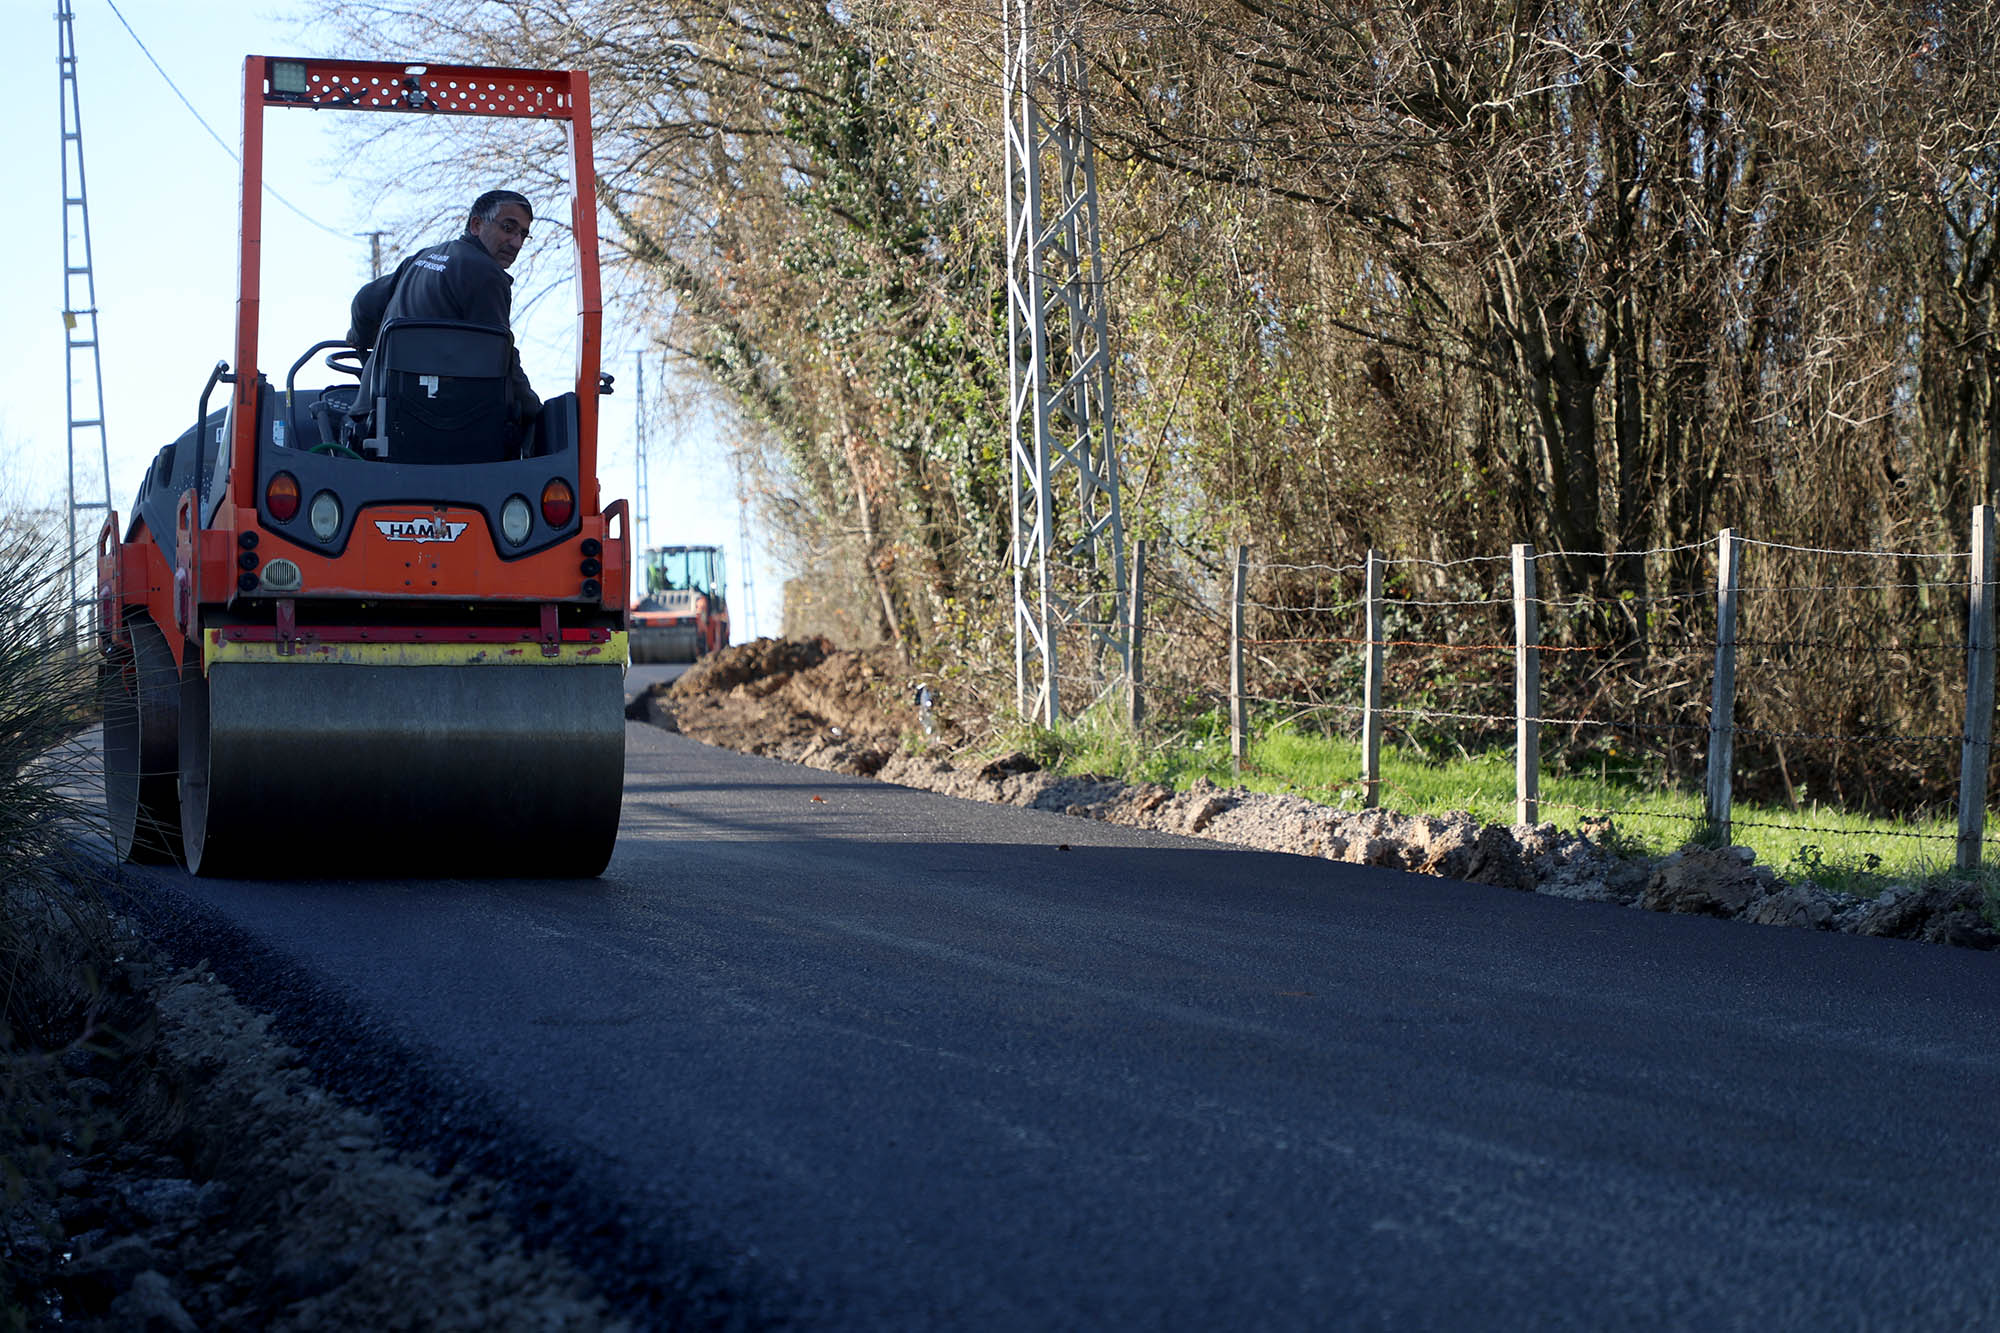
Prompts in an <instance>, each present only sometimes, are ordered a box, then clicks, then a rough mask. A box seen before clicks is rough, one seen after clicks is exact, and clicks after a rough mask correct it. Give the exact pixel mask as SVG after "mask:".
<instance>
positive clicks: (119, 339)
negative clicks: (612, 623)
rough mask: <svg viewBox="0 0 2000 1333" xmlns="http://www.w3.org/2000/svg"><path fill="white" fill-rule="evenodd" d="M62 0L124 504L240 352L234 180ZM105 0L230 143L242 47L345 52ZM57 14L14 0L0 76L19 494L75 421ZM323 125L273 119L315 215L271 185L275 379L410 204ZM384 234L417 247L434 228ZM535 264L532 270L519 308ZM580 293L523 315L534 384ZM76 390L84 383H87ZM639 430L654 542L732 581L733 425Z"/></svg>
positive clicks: (2, 20) (627, 378)
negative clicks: (712, 558) (716, 553)
mask: <svg viewBox="0 0 2000 1333" xmlns="http://www.w3.org/2000/svg"><path fill="white" fill-rule="evenodd" d="M73 5H74V9H75V11H76V47H77V73H78V87H79V92H80V95H81V102H82V122H83V134H84V140H83V141H84V154H85V169H86V172H87V183H88V186H89V195H90V223H91V241H92V250H93V267H94V269H95V274H96V279H97V305H98V311H99V338H100V341H101V343H102V359H103V369H104V393H105V404H106V406H105V422H106V432H107V443H108V447H109V451H110V467H111V503H112V505H113V507H114V508H116V509H117V510H118V511H119V512H120V513H121V514H123V513H125V511H126V510H128V509H129V507H130V505H131V500H132V495H133V492H134V491H135V490H136V489H137V487H138V482H139V478H140V475H141V474H142V472H143V471H144V469H145V466H146V463H147V462H148V460H150V459H151V458H152V456H153V454H154V452H155V451H156V450H157V449H158V448H159V447H160V445H162V444H164V443H166V442H167V441H168V440H170V439H172V438H173V437H174V436H176V435H178V434H179V433H180V432H181V431H183V430H185V429H186V428H187V426H188V425H190V424H192V422H193V420H194V415H195V404H196V399H197V398H198V397H199V395H200V391H201V386H202V383H203V382H204V380H205V379H206V378H207V375H208V372H209V370H210V368H211V367H213V366H214V364H215V362H216V361H218V360H229V359H233V356H234V351H233V348H232V340H233V336H234V335H233V321H234V318H235V302H236V271H235V263H236V259H235V256H236V195H237V179H238V175H237V166H236V163H235V162H234V161H233V160H231V158H230V157H229V155H228V154H227V153H226V152H225V151H224V150H223V149H222V148H221V147H219V146H217V144H216V142H215V141H214V140H213V139H211V138H210V137H209V134H208V132H207V131H206V130H204V129H203V128H202V127H201V124H200V123H199V122H198V121H197V120H196V118H195V116H194V114H192V113H191V112H190V111H189V110H188V109H187V107H185V106H183V105H182V104H181V101H180V99H179V98H177V97H176V96H175V95H174V92H173V90H172V89H171V88H169V87H168V85H167V83H166V81H165V80H164V79H163V78H162V77H161V75H160V74H159V72H158V71H156V70H155V69H154V68H153V66H152V65H151V64H150V63H149V62H148V60H147V59H146V56H145V55H144V54H143V53H142V52H141V51H140V49H139V47H138V45H137V44H136V43H135V42H134V40H133V38H132V36H131V35H129V34H128V33H127V32H126V30H125V28H124V27H123V26H122V25H121V24H120V23H119V21H118V18H117V17H116V15H114V13H113V12H112V9H111V6H110V4H109V3H107V0H73ZM118 8H119V10H120V11H122V12H123V14H124V16H125V18H126V20H127V21H129V22H130V23H131V25H132V27H133V28H134V29H135V30H136V32H137V34H138V36H139V38H140V39H142V40H143V41H144V42H145V44H146V46H147V48H148V49H150V50H151V52H152V54H153V56H154V58H156V59H157V60H158V61H159V63H160V64H161V65H162V66H164V67H165V69H166V72H167V73H168V74H169V75H171V76H172V78H173V81H174V83H175V84H177V85H178V86H179V88H180V90H181V92H182V93H184V94H185V95H186V97H187V98H188V100H189V101H190V102H192V103H193V104H194V106H195V108H196V109H197V110H198V111H199V112H200V113H201V116H202V117H203V118H204V119H206V120H207V122H208V123H209V124H210V125H211V126H213V127H214V128H215V130H216V131H217V132H218V133H219V134H220V135H221V137H222V138H223V140H224V141H225V142H227V143H228V144H229V145H230V146H231V148H234V147H236V146H237V145H238V143H239V141H240V138H241V126H242V112H241V101H242V99H241V92H240V89H241V86H242V61H243V57H244V56H245V55H247V54H251V53H256V54H263V55H284V54H293V53H297V54H311V55H332V56H338V55H344V54H346V53H345V52H343V51H340V50H335V49H329V44H328V43H327V41H326V40H325V39H324V37H321V38H319V39H317V40H316V39H315V36H314V33H313V30H312V29H311V27H310V26H309V25H308V24H307V23H305V22H304V21H302V19H301V17H300V12H301V11H300V10H299V9H298V8H295V7H290V6H285V5H282V4H277V5H274V4H269V3H264V4H240V3H230V2H229V0H210V2H209V3H202V4H194V3H187V2H186V0H118ZM54 13H55V6H54V5H53V4H52V3H42V4H37V3H32V0H9V3H8V4H7V5H6V6H5V11H4V14H0V46H4V47H5V48H6V49H7V50H10V51H13V52H14V53H15V65H16V70H17V73H18V74H20V75H21V77H17V78H15V79H12V80H8V81H6V83H5V85H4V87H0V125H5V126H6V130H5V137H4V140H0V167H4V169H5V178H6V179H7V180H8V181H10V182H11V183H12V184H13V186H14V189H13V191H12V193H13V200H14V203H13V208H12V210H11V213H12V216H13V219H14V232H13V234H14V237H15V240H16V245H15V248H14V251H13V252H12V253H11V254H10V255H9V256H8V261H9V262H7V263H6V264H5V265H4V266H0V312H4V315H5V317H4V318H0V452H4V454H5V456H6V457H5V462H4V475H5V478H6V480H7V482H8V483H9V490H10V491H11V492H12V493H14V494H15V495H18V496H21V497H24V498H26V499H28V500H31V501H33V500H43V499H48V500H54V501H57V502H60V501H61V500H62V498H63V494H64V451H65V443H66V420H65V415H64V397H63V376H64V368H63V341H64V340H63V326H62V313H61V312H62V307H63V283H62V245H63V234H62V233H63V225H62V224H63V208H62V158H61V155H60V150H59V143H60V129H59V98H58V89H59V83H58V78H57V62H56V50H57V47H56V23H55V19H54ZM424 54H425V53H423V52H413V53H411V56H412V59H421V58H422V57H423V55H424ZM37 69H39V70H41V71H43V72H42V74H41V76H40V77H34V71H36V70H37ZM340 119H346V118H344V117H343V118H340ZM335 122H336V116H335V115H333V114H330V113H312V112H302V111H299V112H280V113H276V114H272V115H270V116H268V117H267V118H266V121H265V124H266V135H267V148H266V157H265V166H266V171H265V176H266V180H267V182H268V183H269V184H270V185H271V186H273V187H274V188H275V189H276V190H277V192H278V193H279V194H281V195H283V196H284V197H285V199H286V200H288V201H290V203H291V204H293V205H296V206H297V207H298V208H299V209H300V210H301V211H303V212H304V213H307V214H309V215H310V216H311V218H313V219H315V220H317V222H318V223H319V224H320V225H318V226H315V225H314V224H313V222H309V221H307V220H305V219H303V218H301V217H300V216H298V214H296V213H294V212H293V211H292V210H291V209H290V208H287V207H286V206H284V205H283V204H280V203H278V202H276V201H275V200H271V199H269V198H267V199H266V203H265V209H264V223H265V233H264V240H265V260H264V273H263V283H264V302H263V334H262V338H261V340H260V356H259V360H260V362H261V363H262V364H261V367H260V368H261V369H263V370H264V372H265V373H266V374H267V375H270V376H271V377H272V378H273V379H278V378H281V377H282V375H283V373H284V369H285V367H286V366H288V365H290V363H291V361H292V359H293V358H294V357H296V356H297V355H298V353H299V352H301V351H303V350H304V349H305V348H306V347H307V346H309V345H310V344H312V343H313V342H317V341H319V340H320V339H322V338H333V337H339V336H340V335H341V334H342V333H344V332H345V330H346V327H347V306H348V301H349V300H350V298H351V297H352V296H353V293H354V289H355V287H357V286H358V285H360V284H361V283H362V282H365V281H366V280H367V278H368V276H369V267H368V263H369V250H368V241H367V239H366V238H365V237H363V236H361V235H357V233H362V232H366V231H368V230H370V229H372V228H375V227H380V226H389V225H393V223H394V221H395V220H396V219H397V218H399V217H400V216H402V215H405V214H407V213H409V212H410V211H411V209H412V201H411V200H410V199H407V198H404V199H399V198H397V197H395V196H390V197H386V198H381V199H373V198H368V197H365V192H364V191H363V190H362V189H361V188H360V185H359V183H358V182H357V181H355V180H353V179H349V178H344V177H343V174H342V166H341V163H342V161H343V157H344V154H345V140H344V138H343V137H342V136H341V134H340V133H339V129H340V127H339V126H338V125H337V124H336V123H335ZM409 123H410V124H411V126H412V127H413V128H415V127H416V125H417V122H415V121H414V120H413V121H411V122H409ZM447 230H449V229H447ZM396 239H401V240H403V241H405V242H407V243H412V244H424V243H428V242H430V241H432V240H437V239H444V237H443V236H442V235H438V236H432V235H428V234H426V235H421V236H407V237H400V238H396ZM79 253H80V252H79ZM569 263H570V257H569V256H568V255H562V256H556V255H553V254H550V255H545V256H543V257H542V264H541V266H540V269H539V279H538V280H539V281H541V282H546V281H548V280H550V275H553V274H557V273H567V272H568V269H569ZM536 278H537V275H533V274H531V275H524V278H523V283H522V286H521V287H520V288H518V289H517V304H519V298H520V294H525V293H526V292H527V291H528V287H527V283H528V281H530V280H531V279H536ZM575 308H576V307H575V298H574V296H573V295H572V294H571V293H570V292H569V291H568V290H567V289H566V288H565V289H564V290H558V291H554V292H551V293H549V294H548V295H547V296H546V297H545V298H544V299H542V300H540V301H538V302H536V304H535V306H534V309H533V312H532V314H531V315H530V316H529V317H528V318H527V319H526V320H523V321H519V322H517V328H516V334H517V338H518V341H519V342H520V345H521V351H522V358H523V361H524V363H525V364H526V367H527V370H528V375H529V378H530V379H531V380H532V381H533V382H534V384H535V386H536V387H537V388H538V389H539V390H540V391H541V392H542V393H543V394H544V395H548V394H552V393H557V392H561V390H562V386H564V385H565V384H568V383H570V382H572V381H573V380H574V377H575V361H574V342H573V336H572V330H573V328H574V320H575ZM620 316H621V311H620V309H619V308H618V307H617V306H616V304H614V303H612V302H611V301H609V300H608V301H607V309H606V312H605V349H606V356H605V365H606V368H607V369H609V370H611V371H613V372H614V373H615V374H617V376H618V381H619V391H618V393H616V394H615V395H613V396H612V397H611V398H608V399H606V400H605V401H604V415H603V419H602V425H601V427H600V436H599V448H600V451H601V457H602V465H601V474H602V477H603V482H604V488H605V496H606V499H607V500H608V499H611V498H614V497H617V496H628V497H630V496H633V495H634V489H635V486H634V482H635V466H634V455H635V440H636V434H637V430H636V424H637V423H636V418H635V414H634V411H633V396H632V394H631V393H630V388H631V380H632V373H633V364H634V351H635V349H636V348H637V346H638V339H637V336H636V334H635V333H634V331H633V330H632V329H631V328H630V327H629V326H628V325H627V323H626V322H625V321H624V320H623V319H621V318H620ZM301 374H302V375H303V374H304V372H301ZM331 379H332V377H331V376H329V377H328V381H327V382H331ZM315 382H318V381H315ZM86 391H87V386H79V393H80V394H81V393H83V392H86ZM650 440H651V448H650V451H649V457H650V458H651V461H652V467H651V471H652V485H651V487H650V501H651V533H652V539H653V540H654V541H656V542H662V543H666V542H690V543H692V542H712V543H715V544H717V545H722V546H726V547H728V548H729V555H730V567H731V570H730V572H731V581H732V585H733V586H732V589H731V591H732V593H738V592H739V591H740V587H739V586H734V585H740V580H741V574H740V570H741V568H742V554H741V552H740V551H739V550H738V549H737V505H736V500H735V495H734V491H733V489H732V486H731V482H730V478H729V466H728V453H727V449H726V446H725V444H724V442H723V441H722V440H721V439H719V438H718V437H717V432H716V431H714V430H713V429H711V428H709V427H707V426H705V425H703V424H701V423H700V421H699V420H697V422H696V423H695V424H693V425H690V426H686V427H683V428H676V427H675V426H673V425H672V424H670V423H667V422H664V421H656V422H655V424H654V425H653V427H652V429H651V431H650ZM753 543H754V544H758V545H761V544H762V543H761V538H760V537H758V536H757V535H755V534H753ZM756 574H757V594H758V595H757V609H758V612H759V624H758V625H757V627H756V630H757V632H761V633H767V634H768V633H775V632H776V630H777V622H778V601H779V598H778V589H779V584H780V582H781V579H782V572H781V571H780V570H779V569H778V568H776V567H775V566H774V565H770V564H769V563H768V557H766V556H764V555H763V554H762V553H761V552H760V553H759V556H758V567H757V570H756ZM736 601H737V608H736V616H735V619H736V620H737V622H738V623H737V625H736V628H735V637H736V638H737V639H738V640H742V639H745V638H747V637H750V630H751V627H750V626H749V625H748V624H747V623H745V622H746V620H747V617H746V616H745V615H744V613H743V609H742V600H741V598H740V596H738V597H737V598H736Z"/></svg>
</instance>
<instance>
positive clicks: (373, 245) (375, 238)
mask: <svg viewBox="0 0 2000 1333" xmlns="http://www.w3.org/2000/svg"><path fill="white" fill-rule="evenodd" d="M354 234H355V235H356V236H366V237H367V238H368V276H369V278H370V280H373V279H375V278H379V277H381V276H382V238H383V237H384V236H387V235H388V234H389V233H388V232H386V231H357V232H355V233H354Z"/></svg>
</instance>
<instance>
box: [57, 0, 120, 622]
mask: <svg viewBox="0 0 2000 1333" xmlns="http://www.w3.org/2000/svg"><path fill="white" fill-rule="evenodd" d="M75 17H76V16H75V13H74V12H73V11H72V9H71V8H70V0H56V56H57V58H56V65H57V74H58V79H59V83H60V89H61V94H62V186H63V330H64V359H65V363H66V370H67V375H66V377H65V383H66V390H67V391H66V399H67V404H68V410H69V607H70V609H69V615H68V624H67V626H66V627H65V628H66V629H67V631H68V634H69V637H70V639H71V640H72V641H75V639H76V638H77V633H78V630H79V628H80V624H81V627H83V628H90V627H91V626H92V615H91V612H92V610H93V609H94V607H95V605H96V600H97V592H96V589H97V575H96V570H95V568H94V567H92V559H93V555H94V553H95V551H96V549H97V531H98V529H99V528H100V527H101V526H102V525H103V523H104V520H105V518H106V517H107V516H108V515H109V514H110V512H111V460H110V446H109V444H108V442H107V440H106V437H105V432H104V367H103V363H102V361H101V360H100V359H99V357H98V348H97V279H96V277H95V275H94V274H93V273H92V272H91V263H90V203H89V193H88V191H87V190H86V189H85V188H84V176H83V116H82V109H81V106H80V104H79V102H78V100H77V89H76V27H75ZM79 386H82V393H81V394H80V395H79V392H78V388H79ZM79 397H81V398H82V403H81V407H80V408H79V403H78V399H79Z"/></svg>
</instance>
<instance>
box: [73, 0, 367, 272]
mask: <svg viewBox="0 0 2000 1333" xmlns="http://www.w3.org/2000/svg"><path fill="white" fill-rule="evenodd" d="M104 3H105V4H107V5H110V6H111V12H112V13H113V14H115V15H117V18H118V21H119V22H120V23H121V24H123V25H124V27H125V31H126V33H128V34H129V35H130V36H131V38H132V40H133V41H134V42H136V43H138V46H139V51H140V54H142V55H144V56H145V57H146V59H147V60H148V61H151V62H152V66H153V68H154V69H156V70H158V71H159V72H160V77H161V78H163V79H165V80H166V81H167V87H169V88H171V89H173V90H174V96H175V97H178V98H180V99H181V105H182V106H184V107H186V108H187V109H188V114H189V115H191V116H193V117H194V118H195V120H196V121H198V122H200V124H201V127H202V128H203V129H205V130H207V131H208V137H209V138H211V139H213V140H215V142H216V143H217V144H219V145H221V147H222V151H223V152H225V153H227V154H229V156H230V157H231V158H233V159H235V161H236V162H237V164H238V165H241V164H242V162H243V155H242V154H241V153H239V152H237V151H236V150H235V149H234V148H231V147H230V146H229V141H228V140H226V139H224V138H223V137H222V136H221V135H220V134H217V133H216V132H215V126H213V125H211V124H209V123H208V121H207V119H206V118H205V117H204V116H203V115H202V114H201V112H199V111H197V110H195V106H194V103H193V102H190V101H188V99H187V94H186V93H184V92H182V91H181V89H180V85H179V84H177V83H175V82H174V77H173V75H171V74H169V73H167V70H166V67H165V66H164V65H162V64H160V62H159V60H158V58H156V57H155V56H154V55H153V53H152V51H151V50H149V49H148V48H147V46H146V43H145V41H144V40H143V39H142V38H141V37H140V36H139V34H138V33H137V32H136V31H134V30H133V27H132V24H131V22H130V20H128V19H127V18H126V17H125V15H124V14H123V13H122V12H120V10H119V8H118V3H117V0H104ZM264 193H266V194H268V195H270V196H271V197H272V198H273V199H275V200H277V201H278V202H279V203H281V204H283V205H284V206H285V207H286V208H289V209H291V210H292V212H294V213H296V214H298V215H299V216H300V217H302V218H304V219H305V220H306V221H307V222H310V223H312V224H313V226H315V227H318V228H319V229H320V230H321V231H323V232H325V233H326V234H327V235H329V236H339V237H341V239H343V240H345V239H346V235H345V233H343V232H340V231H337V230H335V229H334V228H332V227H329V226H327V225H326V224H325V223H324V222H321V221H320V220H319V219H318V218H316V217H314V216H313V215H312V214H310V213H308V212H306V211H305V210H304V209H303V208H300V207H299V206H298V205H297V204H295V203H293V202H292V201H291V200H289V199H287V198H285V196H283V195H282V194H279V193H278V192H277V190H276V189H274V188H272V186H271V183H270V182H269V181H266V182H264Z"/></svg>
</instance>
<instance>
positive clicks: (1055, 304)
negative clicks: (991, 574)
mask: <svg viewBox="0 0 2000 1333" xmlns="http://www.w3.org/2000/svg"><path fill="white" fill-rule="evenodd" d="M1002 12H1003V16H1004V22H1005V24H1006V66H1005V77H1004V80H1003V86H1004V89H1005V97H1006V113H1007V114H1006V124H1007V141H1006V151H1005V157H1006V171H1007V331H1008V347H1009V358H1008V374H1007V385H1008V404H1009V422H1010V426H1011V432H1010V434H1011V449H1010V451H1009V452H1010V455H1011V462H1010V466H1009V471H1010V474H1011V476H1012V480H1013V520H1014V531H1013V566H1014V570H1013V572H1014V691H1015V700H1016V703H1017V704H1018V706H1019V707H1020V710H1021V713H1022V715H1023V716H1024V717H1031V718H1039V719H1040V720H1041V721H1043V722H1045V723H1048V724H1050V725H1053V724H1054V723H1055V722H1057V721H1058V720H1059V719H1060V718H1061V717H1062V703H1061V688H1062V687H1061V681H1062V672H1061V670H1060V665H1059V658H1060V655H1061V654H1062V653H1063V652H1065V651H1067V649H1068V648H1069V647H1072V646H1076V647H1088V648H1090V649H1091V658H1092V660H1093V661H1096V662H1098V663H1099V664H1100V665H1101V664H1102V660H1103V656H1104V653H1105V651H1106V650H1109V651H1110V652H1111V653H1112V654H1115V655H1116V657H1117V658H1118V666H1119V671H1120V674H1121V675H1123V674H1125V673H1127V672H1129V671H1130V668H1131V657H1130V645H1129V644H1128V643H1127V642H1126V628H1125V626H1126V617H1125V532H1124V526H1123V521H1122V519H1121V517H1120V515H1119V506H1118V445H1117V435H1116V431H1115V429H1114V418H1113V416H1112V404H1111V355H1110V337H1109V334H1108V325H1109V320H1108V317H1107V314H1106V304H1105V272H1104V253H1103V248H1102V246H1101V244H1100V242H1099V238H1098V227H1097V168H1096V163H1095V160H1094V157H1093V154H1092V149H1091V142H1090V114H1089V88H1088V83H1087V79H1086V72H1085V62H1084V56H1083V49H1082V45H1081V26H1082V25H1081V13H1080V10H1079V8H1078V6H1077V4H1076V2H1075V0H1002ZM1050 20H1052V21H1050ZM1072 487H1073V490H1072ZM1094 683H1095V684H1096V685H1097V686H1098V687H1100V688H1101V687H1105V686H1108V685H1109V684H1111V683H1112V682H1108V681H1105V680H1104V679H1103V678H1102V676H1101V675H1099V676H1098V678H1097V679H1096V680H1095V682H1094Z"/></svg>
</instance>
